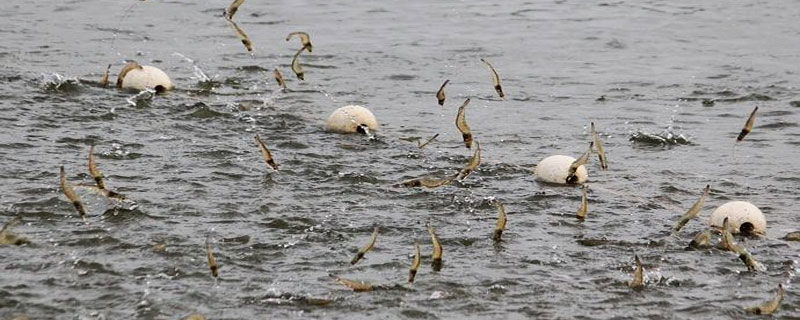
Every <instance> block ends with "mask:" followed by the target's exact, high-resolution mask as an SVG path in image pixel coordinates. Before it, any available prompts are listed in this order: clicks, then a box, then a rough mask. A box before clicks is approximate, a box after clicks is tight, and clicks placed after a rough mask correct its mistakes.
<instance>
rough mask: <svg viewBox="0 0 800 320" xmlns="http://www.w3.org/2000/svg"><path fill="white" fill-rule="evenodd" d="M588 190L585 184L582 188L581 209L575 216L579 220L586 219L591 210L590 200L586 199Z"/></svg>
mask: <svg viewBox="0 0 800 320" xmlns="http://www.w3.org/2000/svg"><path fill="white" fill-rule="evenodd" d="M586 188H587V186H586V185H585V184H584V185H583V187H581V207H580V208H578V213H577V214H575V215H576V216H577V217H578V220H583V219H586V212H587V211H588V210H589V200H588V199H586Z"/></svg>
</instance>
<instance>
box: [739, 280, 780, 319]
mask: <svg viewBox="0 0 800 320" xmlns="http://www.w3.org/2000/svg"><path fill="white" fill-rule="evenodd" d="M784 294H785V292H784V290H783V284H778V292H776V293H775V296H774V297H773V298H772V299H770V300H769V301H767V302H764V303H762V304H760V305H758V306H755V307H750V308H746V309H745V311H747V312H750V313H754V314H772V313H774V312H775V311H777V310H778V307H780V305H781V301H783V295H784Z"/></svg>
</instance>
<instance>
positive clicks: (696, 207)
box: [672, 184, 711, 232]
mask: <svg viewBox="0 0 800 320" xmlns="http://www.w3.org/2000/svg"><path fill="white" fill-rule="evenodd" d="M710 191H711V185H708V184H707V185H706V188H705V189H704V190H703V194H702V195H701V196H700V199H697V201H696V202H695V203H694V204H693V205H692V207H691V208H689V211H686V213H684V214H683V216H682V217H681V218H680V220H678V223H676V224H675V226H674V227H673V228H672V231H673V232H678V231H680V230H681V228H683V226H685V225H686V224H687V223H688V222H689V221H690V220H692V219H694V218H696V217H697V216H698V215H699V214H700V210H701V209H703V205H704V204H705V203H706V197H708V194H709V192H710Z"/></svg>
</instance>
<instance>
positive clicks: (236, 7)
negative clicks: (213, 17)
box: [225, 0, 244, 20]
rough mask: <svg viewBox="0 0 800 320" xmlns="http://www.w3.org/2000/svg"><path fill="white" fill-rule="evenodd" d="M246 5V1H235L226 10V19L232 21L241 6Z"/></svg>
mask: <svg viewBox="0 0 800 320" xmlns="http://www.w3.org/2000/svg"><path fill="white" fill-rule="evenodd" d="M243 3H244V0H233V2H232V3H231V4H230V5H229V6H228V9H225V19H228V20H232V19H233V15H235V14H236V11H238V10H239V6H241V5H242V4H243Z"/></svg>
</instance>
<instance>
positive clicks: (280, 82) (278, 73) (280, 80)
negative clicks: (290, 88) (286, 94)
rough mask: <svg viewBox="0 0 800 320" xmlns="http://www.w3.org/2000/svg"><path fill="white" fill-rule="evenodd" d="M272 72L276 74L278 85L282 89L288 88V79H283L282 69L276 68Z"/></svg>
mask: <svg viewBox="0 0 800 320" xmlns="http://www.w3.org/2000/svg"><path fill="white" fill-rule="evenodd" d="M272 74H274V75H275V81H277V82H278V86H280V87H281V89H284V90H286V81H284V80H283V75H282V74H281V71H280V70H278V68H275V69H274V70H272Z"/></svg>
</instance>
